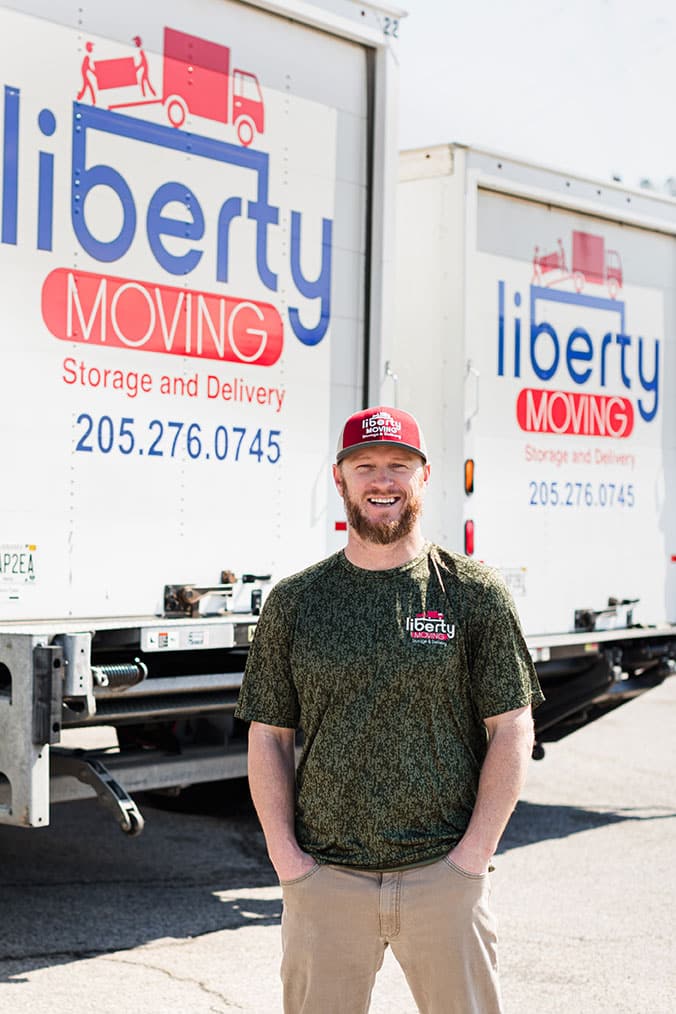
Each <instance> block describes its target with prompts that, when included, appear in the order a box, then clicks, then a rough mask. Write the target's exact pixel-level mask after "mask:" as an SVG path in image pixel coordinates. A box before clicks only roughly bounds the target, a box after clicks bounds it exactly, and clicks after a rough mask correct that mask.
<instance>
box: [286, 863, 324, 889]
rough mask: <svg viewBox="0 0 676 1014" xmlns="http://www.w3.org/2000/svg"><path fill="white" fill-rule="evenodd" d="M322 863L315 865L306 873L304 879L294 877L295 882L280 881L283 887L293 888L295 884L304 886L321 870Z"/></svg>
mask: <svg viewBox="0 0 676 1014" xmlns="http://www.w3.org/2000/svg"><path fill="white" fill-rule="evenodd" d="M320 865H321V863H315V865H314V866H313V867H312V868H311V869H309V870H308V871H307V873H304V874H303V875H302V877H294V878H293V880H280V882H279V883H280V884H281V886H282V887H293V886H294V884H302V883H303V881H304V880H309V879H310V877H314V875H315V873H316V872H317V871H318V870H319V867H320Z"/></svg>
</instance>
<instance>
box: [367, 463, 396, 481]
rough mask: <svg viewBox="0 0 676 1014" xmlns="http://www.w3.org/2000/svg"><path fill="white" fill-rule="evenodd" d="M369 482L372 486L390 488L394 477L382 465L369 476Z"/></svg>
mask: <svg viewBox="0 0 676 1014" xmlns="http://www.w3.org/2000/svg"><path fill="white" fill-rule="evenodd" d="M371 481H372V484H373V485H374V486H392V485H393V483H394V475H393V474H392V473H391V472H390V470H389V469H388V468H387V467H386V466H385V465H382V466H381V467H379V468H377V469H376V470H375V473H374V474H373V475H372V476H371Z"/></svg>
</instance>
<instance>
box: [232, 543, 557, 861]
mask: <svg viewBox="0 0 676 1014" xmlns="http://www.w3.org/2000/svg"><path fill="white" fill-rule="evenodd" d="M542 700H543V697H542V693H541V691H540V687H539V685H538V681H537V677H536V675H535V670H534V668H533V664H532V662H531V659H530V655H529V653H528V649H527V648H526V645H525V643H524V639H523V635H522V633H521V629H520V626H519V622H518V619H517V616H516V610H515V608H514V604H513V602H512V599H511V596H510V594H509V592H508V590H507V588H506V586H505V584H504V582H503V581H502V579H501V578H500V577H499V576H498V575H497V574H496V573H495V572H494V571H492V570H490V569H489V568H488V567H485V566H483V565H482V564H478V563H475V562H474V561H472V560H469V559H467V558H466V557H463V556H459V555H457V554H454V553H448V552H445V551H444V550H442V549H440V548H439V547H437V546H432V545H430V544H427V545H426V546H425V547H424V550H423V551H422V552H421V553H420V555H419V556H417V557H416V558H415V559H414V560H411V561H409V562H408V563H407V564H405V565H404V566H402V567H396V568H394V569H391V570H376V571H373V570H363V569H361V568H359V567H355V566H354V565H353V564H351V563H350V562H349V561H348V560H347V559H346V557H345V554H344V553H343V552H342V551H341V552H339V553H336V554H335V555H334V556H331V557H329V559H327V560H324V561H322V562H321V563H319V564H316V565H315V566H313V567H310V568H309V569H308V570H305V571H303V572H302V573H300V574H296V575H294V576H293V577H289V578H286V579H284V580H282V581H280V582H279V583H278V584H277V585H276V586H275V588H273V590H272V592H271V593H270V596H269V597H268V599H267V601H266V603H265V606H264V607H263V610H262V612H261V617H260V620H259V623H258V628H257V630H256V634H255V637H254V641H253V645H252V647H251V651H250V653H249V657H248V660H247V666H246V672H245V675H244V680H243V684H242V689H241V693H240V698H239V703H238V706H237V711H236V714H237V716H238V717H239V718H242V719H245V720H247V721H256V722H262V723H264V724H266V725H277V726H285V727H290V728H301V729H302V730H303V748H302V755H301V759H300V762H299V765H298V772H297V806H296V834H297V838H298V843H299V845H300V846H301V848H302V849H304V850H305V851H307V852H309V853H310V854H311V855H313V856H314V857H315V858H316V859H317V860H318V861H320V862H328V863H337V864H346V865H350V866H358V867H362V868H367V869H380V870H382V869H391V868H393V867H400V866H405V865H408V864H414V863H417V862H422V861H425V860H428V859H434V858H438V857H439V856H441V855H443V854H444V853H445V852H447V851H449V850H450V849H451V848H452V847H453V846H454V845H455V844H456V843H457V841H458V840H459V839H460V838H461V837H462V835H463V833H464V831H465V828H466V827H467V824H468V822H469V819H470V816H471V814H472V809H473V807H474V802H475V798H476V792H477V785H478V779H479V772H480V769H481V765H482V762H483V759H484V756H485V753H486V746H487V733H486V727H485V725H484V723H483V719H484V718H487V717H490V716H492V715H498V714H501V713H502V712H504V711H510V710H512V709H513V708H519V707H522V706H524V705H526V704H528V703H529V702H532V703H533V705H534V706H535V705H537V704H539V703H540V701H542Z"/></svg>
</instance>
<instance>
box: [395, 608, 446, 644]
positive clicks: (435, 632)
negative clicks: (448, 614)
mask: <svg viewBox="0 0 676 1014" xmlns="http://www.w3.org/2000/svg"><path fill="white" fill-rule="evenodd" d="M406 630H407V631H408V633H409V636H410V638H411V640H412V641H422V642H423V643H424V644H432V643H433V642H438V641H442V642H446V641H452V640H453V638H454V637H455V624H454V623H447V622H446V620H445V618H444V614H443V613H439V612H436V611H435V610H433V609H430V610H429V611H427V612H423V613H416V614H415V616H407V617H406Z"/></svg>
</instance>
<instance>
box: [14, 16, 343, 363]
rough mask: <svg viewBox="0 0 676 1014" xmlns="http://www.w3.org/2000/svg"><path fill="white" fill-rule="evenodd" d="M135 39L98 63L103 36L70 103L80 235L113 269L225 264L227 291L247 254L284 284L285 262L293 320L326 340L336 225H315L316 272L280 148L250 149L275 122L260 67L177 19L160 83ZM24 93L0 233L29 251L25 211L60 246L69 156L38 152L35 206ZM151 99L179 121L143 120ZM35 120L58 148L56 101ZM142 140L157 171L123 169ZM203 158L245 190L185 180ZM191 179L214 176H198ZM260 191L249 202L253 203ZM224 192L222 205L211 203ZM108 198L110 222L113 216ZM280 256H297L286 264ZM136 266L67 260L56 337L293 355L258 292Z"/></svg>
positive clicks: (51, 314) (48, 282)
mask: <svg viewBox="0 0 676 1014" xmlns="http://www.w3.org/2000/svg"><path fill="white" fill-rule="evenodd" d="M133 41H134V46H135V55H131V56H126V57H118V58H114V59H112V58H111V59H105V58H101V59H99V58H98V54H97V53H96V47H98V46H99V45H100V44H99V43H96V44H95V43H93V42H91V41H90V42H87V43H86V45H85V54H84V57H83V59H82V61H81V65H80V68H79V77H80V84H79V90H78V91H77V94H76V98H75V101H74V102H73V104H72V183H71V193H70V221H71V225H72V230H73V233H74V236H75V240H76V241H77V243H78V244H79V246H80V248H81V249H82V250H83V251H84V252H85V253H86V254H88V255H89V256H90V257H91V258H93V259H94V260H95V261H98V262H100V263H102V264H116V263H118V262H121V261H124V259H125V258H126V257H127V255H129V254H133V253H135V252H137V253H139V254H140V256H141V257H143V258H145V260H146V261H147V259H148V253H150V255H151V257H152V259H153V260H154V262H155V263H156V264H157V265H158V266H159V267H160V268H161V269H162V270H163V271H164V272H166V273H167V274H168V275H170V276H175V277H176V278H177V279H178V278H180V279H183V278H185V277H186V276H189V275H190V274H191V272H193V271H194V270H195V269H196V268H197V266H198V265H200V266H201V268H200V269H201V270H202V271H204V270H205V269H207V270H209V271H211V272H212V277H213V280H214V282H215V283H216V284H215V285H214V289H216V288H217V286H225V285H227V284H228V282H229V279H230V275H231V274H232V271H233V267H234V268H237V269H242V270H243V269H244V267H245V266H246V265H243V260H244V258H247V259H249V260H251V262H252V263H251V268H252V269H254V265H255V272H256V275H257V278H258V281H259V282H260V284H261V285H262V286H263V287H264V288H265V289H267V290H268V291H269V292H270V293H278V292H279V290H280V280H279V273H278V271H279V268H280V267H282V266H284V267H285V268H287V269H288V275H289V281H288V282H286V281H285V280H283V281H282V283H281V288H282V291H283V292H284V305H285V307H286V309H285V313H286V315H287V317H288V323H289V324H290V327H291V330H292V332H293V334H294V335H295V337H296V338H297V339H298V340H299V341H300V342H301V343H302V344H303V345H305V346H313V345H317V344H318V343H319V342H321V341H322V339H323V338H324V336H325V334H326V332H327V329H328V326H329V321H330V283H331V255H332V221H331V219H328V218H322V219H321V223H317V224H318V226H319V227H317V225H315V224H314V223H311V225H310V227H309V228H308V229H307V230H306V231H307V232H308V234H310V235H311V236H312V239H311V241H308V237H307V236H305V238H304V240H303V248H304V257H306V258H307V259H308V260H313V262H314V265H315V266H316V264H317V263H319V269H318V271H317V270H316V267H315V268H314V269H313V271H312V277H308V275H307V274H306V273H305V272H304V270H303V267H302V264H301V240H302V237H303V233H304V216H303V214H302V213H301V211H298V210H293V209H291V210H290V211H289V212H287V211H285V212H284V213H283V215H284V218H285V219H287V220H288V242H287V241H285V242H279V240H278V236H277V230H278V228H279V226H280V218H281V217H282V214H280V207H278V206H276V205H275V204H272V203H271V201H270V197H269V177H270V158H271V156H270V155H269V154H268V153H267V152H264V151H258V150H255V149H254V148H253V147H252V146H251V145H252V142H253V141H254V139H255V138H256V136H259V135H262V134H263V133H264V128H265V109H264V103H263V98H262V93H261V88H260V85H259V82H258V78H257V77H256V75H255V74H253V73H251V72H250V71H244V70H237V69H235V70H232V71H231V53H230V49H229V47H227V46H224V45H220V44H217V43H215V42H211V41H209V40H206V39H202V38H199V37H197V36H193V35H189V34H186V33H185V32H182V31H178V30H176V29H174V28H165V29H164V44H163V53H162V80H161V82H160V81H159V80H153V74H151V69H150V66H149V61H148V58H147V56H146V54H145V51H144V49H143V42H142V39H141V37H140V36H138V35H137V36H135V38H134V40H133ZM101 56H102V57H105V53H104V54H101ZM22 101H23V100H22V95H21V89H20V88H18V87H14V86H9V85H6V86H5V88H4V130H3V139H2V140H3V148H2V194H1V198H0V199H1V204H0V214H1V229H0V241H1V242H2V243H4V244H9V245H15V246H16V245H17V244H18V242H19V235H22V234H21V231H20V229H19V224H20V219H21V216H22V215H23V214H25V215H26V216H27V217H30V216H31V215H33V214H34V215H35V217H36V220H37V228H36V249H37V250H38V251H51V250H52V249H53V240H54V223H55V214H54V211H55V205H54V202H55V160H56V159H57V158H58V155H56V154H54V153H53V151H51V150H40V151H39V153H38V174H37V188H36V189H37V193H36V195H35V198H34V200H35V208H34V209H33V208H30V207H26V206H25V205H26V202H27V199H28V198H30V197H31V196H32V195H31V194H30V192H29V191H28V186H29V184H28V182H26V180H27V179H30V177H27V176H26V174H25V171H24V165H23V163H24V161H25V160H27V159H28V158H30V157H32V156H31V155H30V151H29V147H28V146H29V141H30V136H29V134H28V130H29V120H28V118H27V116H26V114H25V113H23V111H22ZM152 107H158V109H159V110H160V111H161V112H163V115H164V117H165V119H166V121H167V122H166V123H163V122H156V119H157V116H156V119H155V120H150V119H146V118H145V117H146V116H147V115H149V113H150V111H151V108H152ZM146 110H148V113H146ZM188 114H191V115H192V117H194V120H193V121H192V122H191V123H190V126H191V130H190V131H187V130H183V129H182V128H183V126H184V125H185V123H186V120H187V118H188ZM200 119H202V120H203V121H208V122H210V123H211V124H212V128H211V129H212V133H213V125H217V126H220V125H221V124H231V125H232V128H233V129H234V131H235V132H236V135H237V138H238V141H239V144H233V143H229V142H227V141H224V140H221V139H220V138H218V137H214V136H207V135H206V134H202V133H199V132H197V130H198V129H199V120H200ZM37 123H38V128H39V131H40V133H41V135H42V140H41V141H40V145H41V148H44V149H49V148H50V147H51V148H53V144H50V143H45V140H44V139H50V138H52V137H53V136H54V135H55V134H56V132H57V129H60V128H59V125H58V124H57V116H56V115H55V113H54V112H53V111H52V110H51V109H49V108H47V107H45V108H43V109H41V110H40V112H39V115H38V117H37ZM130 143H131V144H133V145H134V146H135V147H138V146H142V150H143V158H144V166H146V167H147V173H146V172H144V173H143V174H142V175H143V178H141V176H140V175H139V173H138V172H135V171H130V170H129V168H127V169H126V170H125V168H124V164H125V158H127V157H128V155H129V152H130V147H129V145H130ZM171 153H174V157H173V159H172V157H171ZM200 160H202V161H201V164H202V165H203V166H204V165H205V163H207V162H208V163H209V164H210V165H212V166H214V165H220V166H223V167H226V166H227V167H228V169H229V170H232V169H233V168H235V169H236V170H237V171H238V172H239V173H241V172H242V171H243V172H244V174H245V179H244V181H243V182H242V183H241V184H240V185H241V187H242V190H241V191H240V192H239V193H238V192H234V193H233V192H232V190H230V192H229V193H227V196H226V195H220V194H219V191H218V189H217V188H216V189H215V190H214V188H213V187H207V186H206V185H205V184H204V177H202V178H201V179H202V182H201V183H199V184H195V183H194V182H193V186H192V187H191V186H188V185H187V184H186V183H185V182H182V177H181V175H180V173H181V172H185V171H186V166H187V164H188V161H190V162H191V163H192V164H193V166H195V165H196V163H200ZM92 163H93V164H92ZM32 164H33V163H32V162H31V165H32ZM153 172H154V173H155V174H162V175H164V176H165V179H164V181H162V182H160V184H159V186H156V187H155V189H154V190H152V187H153V186H154V185H155V184H150V187H149V185H148V179H147V178H146V177H148V176H149V175H150V173H153ZM170 174H171V175H170ZM231 175H232V174H230V176H228V177H227V179H228V181H229V184H228V185H230V186H232V180H231ZM193 178H194V179H199V178H200V177H199V176H195V173H194V172H193ZM237 178H241V176H239V177H237ZM219 179H220V177H219ZM245 183H246V186H245ZM225 185H226V184H225V183H223V184H221V186H225ZM195 186H197V187H198V191H199V192H195V190H194V189H193V187H195ZM247 191H248V192H249V198H248V199H245V198H244V197H243V196H240V193H245V192H247ZM216 196H217V198H218V201H219V206H218V208H217V211H215V213H214V212H211V214H210V213H209V212H208V210H207V211H206V212H205V208H207V209H208V202H213V201H214V200H215V199H216ZM223 196H225V199H223ZM22 202H23V204H22ZM177 206H179V209H178V210H177ZM102 207H105V210H106V214H107V218H106V221H105V225H102V219H100V215H99V212H100V210H101V208H102ZM104 217H105V216H104ZM111 222H112V223H113V227H112V228H111V225H110V223H111ZM144 234H145V235H144ZM22 241H23V240H22ZM235 242H236V243H237V247H236V250H235ZM312 243H315V244H316V243H319V247H320V250H319V257H318V258H317V257H315V258H314V259H313V258H311V256H308V252H307V249H306V247H307V246H308V245H311V244H312ZM311 253H312V254H314V250H311ZM282 258H288V265H287V264H283V262H282ZM129 274H131V275H132V277H129V276H128V275H129ZM134 274H135V273H134V272H131V273H130V272H124V271H122V272H120V273H119V275H118V274H115V275H113V274H108V273H98V272H95V271H82V270H78V269H75V268H73V269H71V268H66V267H57V268H55V269H54V270H52V271H51V272H50V273H49V274H48V275H47V277H46V278H45V280H44V283H43V286H42V315H43V319H44V322H45V324H46V325H47V327H48V329H49V330H50V332H51V333H52V334H53V335H54V336H55V337H56V338H58V339H61V340H63V341H67V342H81V343H87V344H88V345H89V346H96V345H100V346H107V347H119V348H125V349H128V350H130V351H134V350H141V351H147V352H160V353H164V354H172V355H179V356H190V357H196V358H201V359H206V360H213V359H216V360H221V361H224V362H235V363H239V364H247V365H256V366H270V365H272V364H274V363H275V362H277V360H278V359H279V357H280V355H281V353H282V348H283V343H284V322H283V320H282V317H281V315H280V312H279V310H278V309H277V307H276V306H275V305H273V304H272V302H266V301H261V300H260V299H254V298H249V297H248V296H247V295H246V294H238V295H232V294H230V293H228V294H227V295H226V294H224V293H223V291H222V289H221V291H201V290H196V289H191V288H188V287H186V286H185V284H184V283H183V282H179V284H177V285H166V284H156V283H155V282H150V281H148V280H144V279H142V278H138V277H133V275H134ZM252 274H253V271H252V272H251V273H250V274H249V275H247V277H251V276H252ZM300 297H302V299H303V300H305V301H310V305H309V307H308V306H307V305H305V306H302V305H301V298H300ZM313 307H315V308H316V309H314V310H313ZM301 312H302V316H301ZM308 316H311V317H312V319H311V320H308V319H307V318H308Z"/></svg>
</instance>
